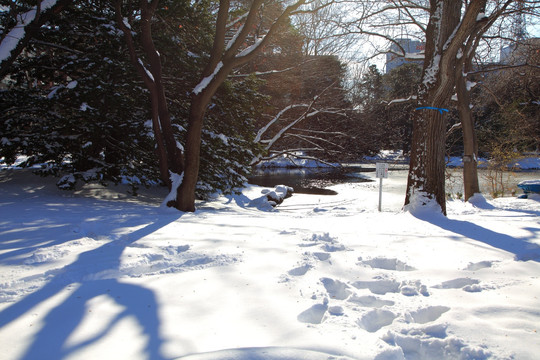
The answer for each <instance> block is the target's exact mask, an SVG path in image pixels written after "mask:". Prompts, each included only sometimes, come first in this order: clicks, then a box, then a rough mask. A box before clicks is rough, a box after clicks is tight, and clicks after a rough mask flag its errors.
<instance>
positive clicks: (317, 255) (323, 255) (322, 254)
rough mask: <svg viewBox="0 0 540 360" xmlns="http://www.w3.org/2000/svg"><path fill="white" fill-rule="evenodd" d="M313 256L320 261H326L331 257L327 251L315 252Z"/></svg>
mask: <svg viewBox="0 0 540 360" xmlns="http://www.w3.org/2000/svg"><path fill="white" fill-rule="evenodd" d="M313 256H314V257H315V258H316V259H317V260H319V261H326V260H328V259H330V254H329V253H327V252H314V253H313Z"/></svg>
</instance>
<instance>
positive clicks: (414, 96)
mask: <svg viewBox="0 0 540 360" xmlns="http://www.w3.org/2000/svg"><path fill="white" fill-rule="evenodd" d="M416 99H417V96H416V95H411V96H409V97H408V98H406V99H394V100H392V101H390V102H388V104H386V105H387V106H390V105H393V104H400V103H406V102H410V101H414V100H416Z"/></svg>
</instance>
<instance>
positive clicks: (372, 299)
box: [348, 294, 395, 308]
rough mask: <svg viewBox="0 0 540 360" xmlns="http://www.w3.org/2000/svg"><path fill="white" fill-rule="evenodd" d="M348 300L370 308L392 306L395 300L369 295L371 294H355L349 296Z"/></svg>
mask: <svg viewBox="0 0 540 360" xmlns="http://www.w3.org/2000/svg"><path fill="white" fill-rule="evenodd" d="M348 301H349V302H352V303H355V304H358V305H360V306H364V307H371V308H381V307H383V306H392V305H394V304H395V302H393V301H391V300H383V299H379V298H378V297H376V296H371V295H367V296H358V295H356V294H355V295H353V296H351V297H350V298H349V300H348Z"/></svg>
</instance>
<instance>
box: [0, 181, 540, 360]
mask: <svg viewBox="0 0 540 360" xmlns="http://www.w3.org/2000/svg"><path fill="white" fill-rule="evenodd" d="M405 175H406V173H405V172H403V171H397V172H393V171H391V172H390V178H389V179H385V180H384V183H383V185H384V193H383V211H382V212H378V211H377V202H378V182H371V183H355V184H344V185H338V186H335V187H334V188H333V189H335V190H337V191H338V195H335V196H316V195H303V194H295V195H294V196H293V197H291V198H289V199H286V200H285V201H284V202H283V204H281V205H280V206H279V207H277V208H276V209H275V210H271V211H268V210H266V211H263V210H261V209H260V208H261V204H262V203H263V202H261V201H260V200H259V201H257V199H258V198H259V197H261V196H262V195H261V190H262V189H261V188H259V187H249V188H247V189H246V190H245V192H244V193H243V194H242V195H241V196H235V197H220V198H218V199H216V200H214V201H211V202H206V203H199V204H198V210H197V212H195V213H193V214H191V213H179V212H176V211H173V210H170V209H163V208H160V207H159V204H160V202H161V200H162V199H163V198H164V197H165V195H166V193H165V192H164V191H163V190H159V191H148V192H143V193H142V194H141V196H140V197H139V198H130V197H129V196H126V195H124V193H123V192H122V188H116V189H115V188H112V189H103V188H101V187H100V186H97V185H86V186H85V187H84V188H83V189H80V190H78V191H76V192H75V193H70V192H62V191H60V190H57V189H56V187H55V186H54V180H53V179H47V178H38V177H33V176H28V173H27V172H26V171H23V170H17V171H2V172H0V212H1V217H0V348H1V349H2V350H1V351H0V359H10V360H11V359H115V360H116V359H130V360H131V359H176V358H185V359H191V360H200V359H205V360H216V359H235V360H236V359H271V360H275V359H377V360H390V359H491V358H493V359H538V354H540V334H539V331H540V278H539V276H540V263H539V262H540V221H539V219H540V218H539V216H540V198H539V197H538V196H531V197H530V198H529V199H517V198H515V197H512V198H499V199H495V200H489V201H486V200H483V199H476V200H477V201H476V206H473V205H471V204H469V203H463V202H461V201H451V202H449V204H448V217H447V218H444V217H442V215H437V214H436V213H430V212H413V213H411V212H404V211H402V209H401V207H402V202H403V194H404V189H405ZM257 206H259V207H257Z"/></svg>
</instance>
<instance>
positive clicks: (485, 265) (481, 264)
mask: <svg viewBox="0 0 540 360" xmlns="http://www.w3.org/2000/svg"><path fill="white" fill-rule="evenodd" d="M495 262H496V261H480V262H477V263H469V265H467V267H466V268H465V269H463V270H469V271H477V270H481V269H486V268H490V267H492V266H493V263H495Z"/></svg>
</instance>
